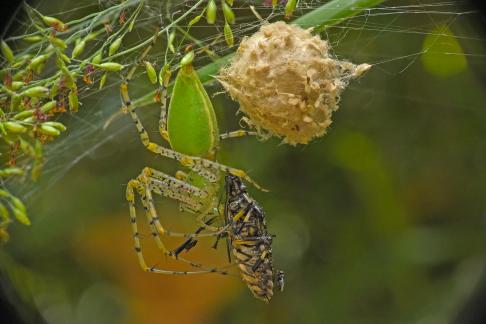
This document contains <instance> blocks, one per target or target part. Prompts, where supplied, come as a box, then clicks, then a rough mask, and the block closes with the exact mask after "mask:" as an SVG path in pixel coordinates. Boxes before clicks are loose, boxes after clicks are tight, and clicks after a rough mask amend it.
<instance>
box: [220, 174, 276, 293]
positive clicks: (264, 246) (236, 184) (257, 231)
mask: <svg viewBox="0 0 486 324" xmlns="http://www.w3.org/2000/svg"><path fill="white" fill-rule="evenodd" d="M224 215H225V222H226V224H227V225H228V238H229V241H230V243H231V252H232V253H231V254H232V255H233V256H234V258H235V262H236V264H237V265H238V268H239V270H240V274H241V278H242V280H243V282H245V283H246V285H247V286H248V288H249V289H250V290H251V292H252V293H253V295H254V296H255V297H256V298H259V299H261V300H264V301H266V302H268V301H270V299H271V298H272V296H273V286H274V282H275V284H276V286H277V288H278V289H279V290H280V291H282V290H283V287H284V273H283V271H275V269H274V268H273V264H272V240H273V236H272V235H270V234H269V233H268V230H267V225H266V223H265V214H264V212H263V209H262V208H261V207H260V205H259V204H258V203H257V202H256V201H255V200H254V199H253V198H252V197H251V196H250V195H249V194H248V192H247V190H246V186H245V185H244V184H243V182H242V181H241V179H240V178H238V177H236V176H233V175H230V174H228V175H226V203H225V209H224Z"/></svg>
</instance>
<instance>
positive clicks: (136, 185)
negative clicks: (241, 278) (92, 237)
mask: <svg viewBox="0 0 486 324" xmlns="http://www.w3.org/2000/svg"><path fill="white" fill-rule="evenodd" d="M135 191H137V192H139V193H140V194H141V195H140V196H141V200H142V204H143V205H144V208H145V209H146V211H147V218H148V219H149V220H150V225H151V229H152V236H153V237H154V240H155V241H156V244H157V246H158V247H159V249H161V250H162V251H163V253H164V254H165V255H167V256H170V257H172V258H173V259H178V260H179V261H182V262H184V263H187V264H189V265H191V266H192V267H195V268H198V269H200V270H198V271H172V270H163V269H158V268H154V267H148V266H147V263H146V261H145V258H144V256H143V253H142V246H141V242H140V234H139V232H138V226H137V215H136V209H135ZM147 193H148V194H147ZM148 197H151V195H150V188H148V187H147V185H146V184H144V183H143V182H141V181H140V180H138V179H137V180H131V181H130V182H129V183H128V186H127V191H126V198H127V200H128V204H129V210H130V222H131V226H132V232H133V238H134V245H135V252H136V253H137V258H138V261H139V264H140V267H141V268H142V269H143V270H144V271H147V272H154V273H160V274H175V275H186V274H188V275H190V274H205V273H219V274H222V275H227V274H228V271H226V270H220V269H217V268H209V267H203V266H202V265H201V264H198V263H194V262H192V261H189V260H186V259H183V258H180V257H179V258H176V257H174V255H173V254H172V252H171V251H169V250H168V249H167V248H166V247H165V245H164V244H163V243H162V241H161V240H160V237H159V234H158V233H157V230H156V229H155V226H154V224H153V217H152V216H151V213H152V212H153V211H154V208H153V206H148V205H147V204H148V203H149V198H148ZM180 234H182V233H180ZM212 234H213V233H210V236H214V235H212ZM184 236H186V237H197V235H193V234H184Z"/></svg>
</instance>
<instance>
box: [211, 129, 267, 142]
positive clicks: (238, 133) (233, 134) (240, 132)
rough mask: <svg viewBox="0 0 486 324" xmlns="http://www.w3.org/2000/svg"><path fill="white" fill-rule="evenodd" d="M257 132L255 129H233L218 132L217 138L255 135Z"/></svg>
mask: <svg viewBox="0 0 486 324" xmlns="http://www.w3.org/2000/svg"><path fill="white" fill-rule="evenodd" d="M257 135H258V133H257V132H255V131H247V130H244V129H239V130H235V131H232V132H226V133H222V134H219V138H220V139H222V140H224V139H228V138H236V137H244V136H257Z"/></svg>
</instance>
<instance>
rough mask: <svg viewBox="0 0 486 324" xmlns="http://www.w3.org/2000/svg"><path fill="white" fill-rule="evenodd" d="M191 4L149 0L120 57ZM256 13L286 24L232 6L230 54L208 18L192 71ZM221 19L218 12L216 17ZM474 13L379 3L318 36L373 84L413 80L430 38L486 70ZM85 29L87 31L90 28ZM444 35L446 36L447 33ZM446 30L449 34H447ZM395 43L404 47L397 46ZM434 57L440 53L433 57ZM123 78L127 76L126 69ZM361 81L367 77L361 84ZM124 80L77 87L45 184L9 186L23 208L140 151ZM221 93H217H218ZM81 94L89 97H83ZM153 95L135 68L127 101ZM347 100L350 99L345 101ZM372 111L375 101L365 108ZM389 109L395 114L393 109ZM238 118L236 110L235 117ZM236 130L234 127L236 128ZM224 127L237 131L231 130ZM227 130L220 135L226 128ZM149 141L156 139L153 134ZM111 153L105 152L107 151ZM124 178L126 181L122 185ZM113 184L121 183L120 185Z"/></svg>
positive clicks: (79, 9) (133, 1)
mask: <svg viewBox="0 0 486 324" xmlns="http://www.w3.org/2000/svg"><path fill="white" fill-rule="evenodd" d="M138 2H139V1H137V0H129V1H127V2H126V4H127V5H126V13H127V16H129V15H130V13H131V12H132V11H133V10H135V8H136V5H137V4H138ZM326 2H327V1H317V0H312V1H308V0H301V1H300V2H299V5H298V8H297V9H296V11H295V12H294V17H299V16H301V15H303V14H305V13H307V12H309V11H311V10H313V9H316V8H318V7H320V6H321V5H323V4H324V3H326ZM195 3H196V1H168V2H165V1H146V2H145V5H144V8H143V10H142V12H141V14H140V15H139V17H138V18H137V20H136V24H135V28H134V30H133V31H132V32H131V33H130V34H129V36H127V39H126V42H125V41H124V43H123V45H122V47H121V49H120V51H123V50H124V49H127V48H129V47H130V46H134V45H137V44H141V43H143V42H145V41H147V40H149V39H150V38H151V37H152V35H153V34H154V31H155V30H156V29H157V28H161V27H163V26H167V25H168V24H169V23H170V22H171V21H173V20H176V19H177V18H178V17H180V16H181V15H183V14H184V13H186V12H187V11H188V10H189V9H190V8H192V7H193V6H194V4H195ZM118 4H119V2H118V1H101V0H100V1H88V0H86V1H68V0H59V1H56V2H55V5H54V4H53V2H51V1H46V0H42V1H36V2H32V3H31V5H32V6H33V7H35V8H37V9H38V10H39V11H40V12H42V13H44V14H46V15H50V16H54V17H60V18H62V19H63V21H69V20H72V19H78V18H80V17H83V16H86V15H88V14H92V13H95V12H97V11H100V10H101V9H106V8H108V7H110V6H114V5H118ZM203 6H204V5H202V6H200V7H199V8H198V9H197V10H195V11H194V12H193V13H192V14H190V15H189V16H188V19H183V20H182V21H181V22H180V23H179V24H178V27H179V29H177V33H178V34H177V35H178V36H177V38H178V39H180V38H181V34H180V30H187V28H188V26H187V24H188V21H189V20H190V19H191V18H193V17H194V16H195V15H197V14H199V13H200V12H201V10H202V8H203ZM249 6H253V7H254V11H256V12H257V13H258V14H259V15H260V16H261V17H263V18H264V19H268V20H270V21H275V20H280V19H283V16H284V8H283V7H284V4H283V3H280V4H279V6H278V7H277V8H276V9H275V10H272V9H271V7H269V3H268V1H264V2H261V1H235V4H234V6H233V9H234V12H235V14H236V17H237V21H236V24H235V25H233V34H234V38H235V46H234V47H233V48H228V46H227V45H226V42H225V38H224V36H223V21H222V19H221V17H218V20H217V22H216V24H215V25H214V26H209V25H208V24H207V23H206V21H205V19H204V18H203V19H201V21H200V22H199V23H197V24H196V25H194V26H192V28H191V30H190V34H191V36H192V37H193V38H192V39H191V40H192V41H191V43H192V44H193V46H194V48H196V50H197V51H199V53H198V54H197V56H196V59H195V61H194V65H195V67H196V68H199V67H201V66H204V65H205V64H207V63H210V62H211V59H210V58H209V57H208V55H207V52H204V51H200V50H201V49H202V48H207V49H208V50H210V51H211V53H213V54H214V56H218V57H221V56H224V55H225V54H227V53H230V52H232V51H234V50H235V49H236V47H237V45H238V43H239V41H240V40H241V39H242V37H244V36H247V35H251V34H252V33H253V32H255V31H256V30H258V28H259V26H260V25H261V23H262V22H261V21H260V20H259V18H258V17H257V16H256V15H255V14H254V12H252V10H250V8H249ZM219 15H220V16H222V15H221V13H219ZM478 17H479V13H478V12H477V11H475V10H474V9H473V8H471V7H469V6H468V4H467V2H461V1H441V0H429V1H394V0H390V1H384V2H383V3H381V4H380V5H379V6H377V7H373V8H368V9H366V10H364V11H363V12H361V13H359V14H357V15H356V16H354V17H352V18H350V19H347V20H345V21H343V22H341V23H339V24H337V25H334V26H330V27H328V28H327V29H326V30H325V31H323V32H322V33H321V35H322V37H323V38H326V39H328V40H329V42H330V44H331V46H332V49H333V53H334V55H336V56H337V57H338V58H340V59H349V60H351V61H352V62H354V63H369V64H371V65H373V71H374V72H373V73H375V75H376V77H377V78H383V79H384V80H393V79H395V78H400V77H413V71H414V69H420V68H423V67H422V61H421V57H422V56H423V55H424V53H426V52H427V51H428V48H426V47H425V48H424V41H425V39H427V37H435V36H441V35H442V36H444V35H445V36H446V37H452V38H453V39H455V41H457V43H459V44H460V48H459V49H460V51H458V52H450V51H449V50H448V49H445V50H440V49H439V52H438V54H443V55H444V56H446V57H455V56H461V57H465V58H466V59H467V61H468V62H470V63H476V64H477V63H483V64H484V63H486V56H485V53H486V52H485V51H484V48H485V46H484V45H485V41H486V39H485V38H484V35H483V34H482V33H481V32H480V30H479V28H477V29H475V28H473V27H471V26H473V25H474V24H473V23H471V21H476V20H477V19H478ZM29 28H31V26H30V23H29V21H28V19H26V17H25V15H22V14H21V12H20V14H18V16H17V17H15V19H14V22H13V24H12V27H11V32H10V33H9V35H7V39H8V38H9V37H15V36H17V35H22V34H23V33H24V32H25V30H28V29H29ZM85 28H90V25H89V23H87V24H86V26H85ZM444 28H446V29H447V32H445V31H444V30H445V29H444ZM449 31H450V32H451V33H453V34H449ZM167 36H168V35H167V34H166V33H163V34H162V35H161V36H160V37H159V38H158V41H157V45H156V46H155V48H154V49H152V51H151V52H150V53H149V55H148V57H147V58H146V59H147V60H148V61H150V62H151V63H153V64H154V65H155V66H156V69H157V70H158V69H159V68H160V67H161V66H162V65H163V63H164V59H165V52H166V51H165V47H166V44H167V38H168V37H167ZM397 39H400V40H401V41H400V42H398V41H396V40H397ZM185 44H186V43H184V44H180V43H178V42H177V41H176V42H175V43H174V45H175V54H171V53H169V56H170V58H171V59H172V63H173V65H175V63H176V62H178V61H179V60H180V58H181V57H182V56H183V53H184V46H185ZM436 54H437V53H436ZM138 55H140V50H138V51H135V52H132V53H130V54H129V55H126V56H123V57H122V58H118V59H117V61H118V62H120V63H123V64H127V65H130V66H131V65H132V64H133V63H134V62H135V60H136V58H137V56H138ZM124 71H125V73H126V71H127V69H125V70H124ZM365 78H366V77H365ZM120 81H121V75H118V74H116V73H111V74H110V75H109V77H108V81H107V83H106V86H105V88H104V89H102V90H98V84H97V83H96V82H95V84H94V85H92V86H90V89H87V88H88V86H86V85H81V86H80V90H79V93H81V94H82V96H81V97H80V102H82V103H83V105H82V106H81V107H80V111H79V112H78V113H75V114H69V115H67V114H65V116H61V117H60V120H62V121H63V122H64V123H66V124H67V126H68V131H67V132H66V133H65V134H64V135H62V136H61V137H60V138H58V139H56V140H55V141H53V142H52V143H49V144H48V145H46V146H45V157H46V162H45V165H44V168H43V172H42V180H41V181H40V183H38V184H32V183H30V182H29V181H21V182H16V183H15V186H12V184H11V185H10V186H11V187H13V188H12V189H14V190H15V191H16V192H17V193H20V196H21V197H24V199H26V200H27V201H29V200H31V199H34V198H36V197H37V198H38V197H41V196H42V192H43V191H44V190H45V189H46V188H49V187H51V186H53V185H54V184H56V183H57V182H58V181H59V180H61V179H62V178H63V177H65V176H66V175H67V174H68V173H69V172H70V171H71V170H72V169H74V168H76V167H77V165H78V164H79V163H80V162H81V161H84V160H86V159H94V160H97V159H103V158H106V157H107V156H109V155H110V154H112V153H113V150H116V147H123V146H126V145H129V146H130V145H141V144H140V141H139V139H138V137H137V136H136V133H135V127H134V125H133V123H132V122H131V120H130V119H129V118H128V117H127V116H126V115H120V114H118V112H119V111H120V107H121V104H120V98H119V93H118V88H119V85H120ZM215 88H216V90H218V91H221V89H220V88H218V87H215ZM84 90H86V91H84ZM153 90H155V86H153V87H152V86H151V85H150V83H149V82H148V81H147V77H146V73H145V69H144V68H143V67H140V68H138V70H137V72H136V73H135V75H134V77H133V79H132V81H131V83H130V93H131V97H132V100H133V99H136V98H138V97H141V96H143V95H144V94H147V93H149V92H150V91H153ZM348 92H352V93H361V94H363V93H364V94H367V95H368V96H369V97H370V98H373V100H377V101H379V100H380V98H383V97H386V98H390V97H391V98H393V99H394V100H396V101H398V102H402V101H409V102H412V103H413V102H415V103H427V102H430V104H431V105H433V104H434V102H433V101H431V99H429V98H427V97H426V96H424V95H421V94H417V95H416V94H414V92H413V90H410V89H408V90H406V91H405V90H404V91H402V90H401V89H395V90H394V91H391V92H390V91H388V92H384V91H383V90H382V89H380V88H379V87H370V86H367V85H366V84H365V82H356V83H353V84H351V85H350V89H348V90H346V91H345V93H344V94H343V97H346V96H347V95H348ZM349 95H350V94H349ZM455 105H456V106H457V108H458V109H461V110H478V109H480V108H481V107H480V104H479V103H477V104H476V105H474V104H472V105H471V104H467V105H466V104H464V105H461V104H457V103H456V104H455ZM365 106H367V107H369V110H370V111H371V110H372V107H371V106H372V101H371V99H370V102H368V103H365ZM390 109H393V107H390ZM139 111H140V113H141V114H142V115H143V116H144V120H145V121H146V122H147V121H150V122H152V123H153V124H154V125H156V124H157V118H158V117H157V114H158V110H157V109H149V108H147V107H143V108H141V109H139ZM235 111H236V110H235ZM233 126H234V125H233ZM228 128H235V127H231V126H228ZM223 129H224V128H223ZM153 136H157V134H156V133H155V132H154V133H153ZM108 147H109V148H108ZM128 178H129V177H128V176H127V179H128ZM117 185H118V184H117Z"/></svg>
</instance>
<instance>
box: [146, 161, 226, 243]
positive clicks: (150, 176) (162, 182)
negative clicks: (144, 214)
mask: <svg viewBox="0 0 486 324" xmlns="http://www.w3.org/2000/svg"><path fill="white" fill-rule="evenodd" d="M137 180H139V181H140V182H141V183H142V184H143V196H142V203H145V205H144V207H147V208H148V212H149V213H150V217H151V221H152V222H153V224H154V225H155V227H156V229H157V232H158V233H160V234H162V235H166V236H174V237H186V238H188V237H205V236H216V235H218V234H219V233H221V232H223V231H225V230H226V227H217V228H215V230H214V231H213V233H201V234H188V233H177V232H172V231H169V230H167V229H165V228H164V227H163V226H162V224H161V223H160V220H159V217H158V215H157V211H156V209H155V207H154V202H153V197H152V192H154V193H156V194H159V195H162V196H165V197H168V198H172V199H175V200H177V201H179V202H182V203H184V204H187V205H188V206H191V208H192V209H193V210H195V211H197V212H201V211H203V212H204V209H206V208H208V207H205V206H204V203H203V201H202V200H204V199H205V198H206V196H207V193H206V192H205V191H204V190H202V189H200V188H197V187H195V186H193V185H191V184H189V183H187V182H184V181H181V180H179V179H176V178H174V177H171V176H169V175H167V174H165V173H163V172H161V171H157V170H155V169H152V168H148V167H147V168H144V169H143V171H142V173H141V174H140V175H139V176H138V177H137ZM206 230H210V229H208V228H206Z"/></svg>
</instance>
